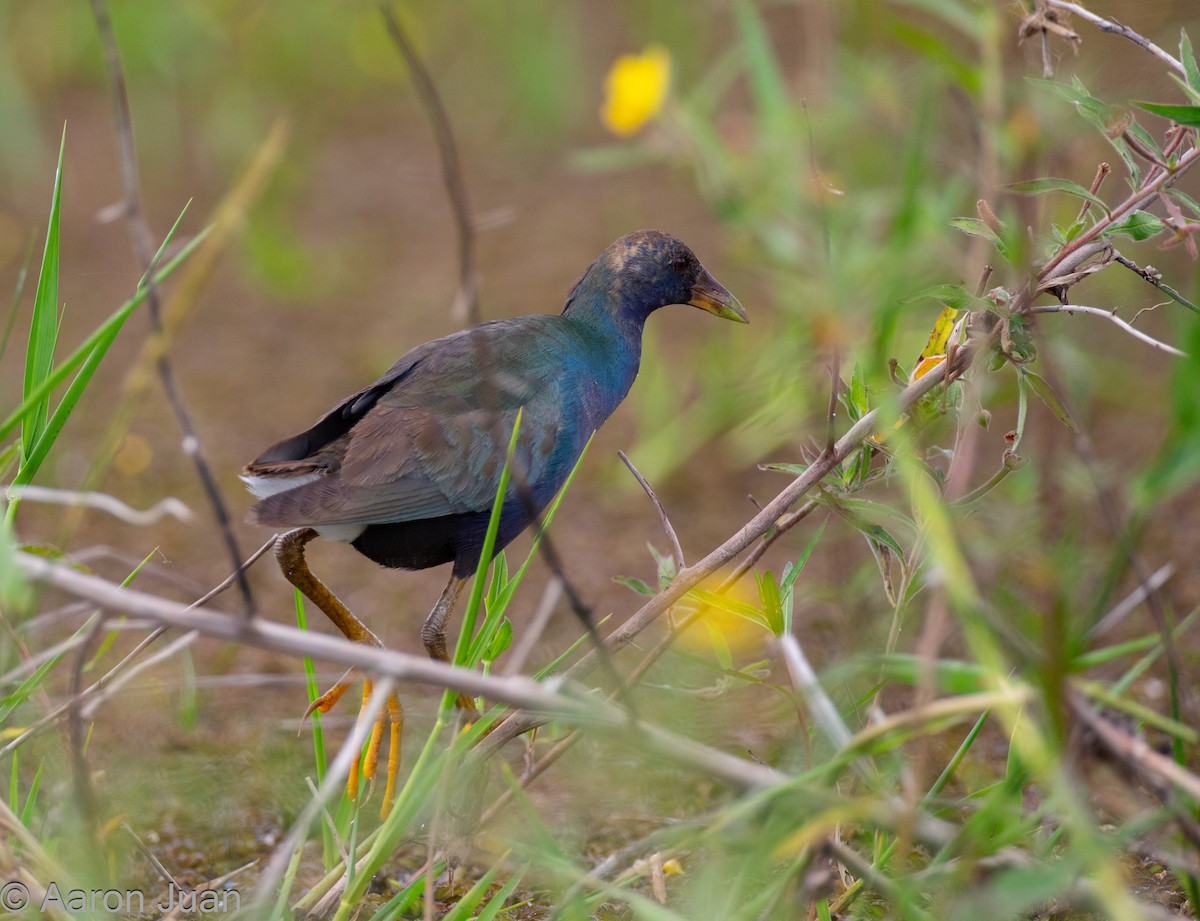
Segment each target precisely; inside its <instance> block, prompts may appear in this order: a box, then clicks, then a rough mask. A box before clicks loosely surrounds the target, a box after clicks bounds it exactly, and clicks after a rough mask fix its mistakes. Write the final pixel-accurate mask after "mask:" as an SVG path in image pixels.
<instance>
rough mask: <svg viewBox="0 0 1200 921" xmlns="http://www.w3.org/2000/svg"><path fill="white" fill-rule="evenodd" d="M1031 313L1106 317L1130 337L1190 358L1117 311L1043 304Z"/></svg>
mask: <svg viewBox="0 0 1200 921" xmlns="http://www.w3.org/2000/svg"><path fill="white" fill-rule="evenodd" d="M1030 312H1032V313H1068V314H1076V313H1086V314H1089V315H1091V316H1094V317H1104V319H1106V320H1110V321H1111V322H1113V323H1116V324H1117V326H1119V327H1121V329H1123V330H1125V332H1127V333H1129V335H1131V336H1133V338H1135V339H1140V340H1141V341H1142V342H1144V343H1146V344H1147V345H1149V346H1152V347H1154V348H1156V349H1161V350H1162V351H1164V352H1167V353H1168V354H1170V355H1175V356H1177V357H1179V358H1187V357H1188V354H1187V352H1183V351H1180V350H1179V349H1177V348H1175V346H1173V345H1167V344H1166V343H1165V342H1159V341H1158V340H1157V339H1155V338H1154V337H1153V336H1148V335H1146V333H1144V332H1142V331H1141V330H1140V329H1137V328H1136V327H1134V326H1131V325H1130V324H1129V323H1126V322H1125V321H1124V320H1122V319H1121V318H1120V317H1119V316H1117V312H1116V310H1105V309H1104V308H1103V307H1086V306H1084V305H1082V304H1043V305H1041V306H1037V307H1031V308H1030Z"/></svg>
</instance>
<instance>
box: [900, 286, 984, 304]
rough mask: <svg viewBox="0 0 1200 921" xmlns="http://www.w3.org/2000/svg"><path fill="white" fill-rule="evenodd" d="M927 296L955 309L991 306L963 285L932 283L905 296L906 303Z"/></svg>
mask: <svg viewBox="0 0 1200 921" xmlns="http://www.w3.org/2000/svg"><path fill="white" fill-rule="evenodd" d="M925 298H932V299H933V300H935V301H938V302H940V303H942V304H944V305H945V306H947V307H953V308H954V309H955V310H986V309H987V308H988V306H989V305H988V303H987V301H985V300H983V298H979V297H975V296H974V295H973V294H971V293H970V292H969V291H967V289H966V288H964V287H963V286H962V285H931V286H930V287H928V288H922V289H921V290H920V291H916V292H914V293H913V294H910V295H909V296H908V297H906V298H904V303H906V304H911V303H914V302H916V301H919V300H923V299H925Z"/></svg>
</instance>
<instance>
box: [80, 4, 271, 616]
mask: <svg viewBox="0 0 1200 921" xmlns="http://www.w3.org/2000/svg"><path fill="white" fill-rule="evenodd" d="M92 13H93V15H94V16H95V19H96V31H97V32H99V34H100V43H101V45H102V46H103V47H104V59H105V64H106V66H107V67H108V74H109V79H110V80H111V81H112V90H113V103H114V105H115V108H116V126H117V138H118V141H119V144H120V157H121V178H122V181H123V183H124V186H125V208H124V212H125V219H126V221H127V222H128V224H129V235H130V238H131V240H132V243H133V251H134V254H135V255H136V257H137V260H138V263H139V264H140V266H141V269H142V271H143V272H144V273H145V277H146V279H147V281H146V285H147V288H148V292H149V293H148V296H147V298H146V303H147V306H148V307H149V313H150V327H151V329H152V331H153V333H154V335H155V336H162V333H163V322H162V302H161V300H160V299H159V296H158V287H157V286H156V285H155V284H154V273H153V272H152V271H151V268H152V263H153V261H154V244H153V242H152V239H151V235H150V225H149V224H148V223H147V222H146V216H145V214H144V213H143V212H142V205H141V193H140V192H139V190H138V167H137V147H136V145H135V143H134V138H133V117H132V116H131V114H130V109H129V94H128V92H127V91H126V88H125V73H124V70H123V69H122V67H121V54H120V51H119V50H118V48H117V41H116V38H115V37H114V35H113V29H112V21H111V20H110V19H109V16H108V7H107V5H106V3H105V0H92ZM157 365H158V377H159V381H160V382H161V383H162V388H163V392H164V393H165V394H166V396H167V402H168V403H170V404H171V410H172V412H174V414H175V419H176V421H178V423H179V428H180V429H181V430H182V432H183V442H182V443H183V450H184V453H185V454H187V455H188V456H189V457H191V459H192V463H193V464H194V465H195V467H196V473H197V475H198V476H199V477H200V483H201V485H202V486H203V487H204V493H205V495H206V496H207V498H208V503H209V505H211V506H212V510H213V517H214V518H215V519H216V522H217V527H218V528H219V529H220V531H221V537H222V539H223V541H224V543H225V549H226V550H227V551H228V552H229V556H230V558H231V559H232V561H233V566H234V567H235V572H236V574H237V583H238V590H239V591H240V592H241V594H242V600H243V602H244V603H245V606H246V614H247V616H251V615H253V613H254V596H253V594H252V593H251V592H250V582H249V580H248V579H247V578H246V575H245V573H243V572H242V571H241V570H240V569H239V568H238V567H240V566H241V562H242V552H241V550H239V549H238V543H237V538H236V537H235V536H234V533H233V524H232V521H231V519H230V517H229V509H228V507H227V506H226V504H225V499H224V497H223V496H222V494H221V487H220V486H219V485H218V484H217V479H216V477H215V476H213V472H212V468H211V467H209V465H208V460H207V459H206V458H205V456H204V452H203V450H202V449H201V446H200V438H199V436H198V435H197V434H196V427H195V426H194V425H193V424H192V418H191V413H190V412H189V411H188V408H187V404H186V403H185V402H184V399H183V393H182V392H181V391H180V389H179V384H178V382H177V381H176V379H175V372H174V369H173V367H172V365H171V360H170V357H169V356H168V354H167V352H166V350H165V349H163V350H162V351H160V352H159V354H158V362H157Z"/></svg>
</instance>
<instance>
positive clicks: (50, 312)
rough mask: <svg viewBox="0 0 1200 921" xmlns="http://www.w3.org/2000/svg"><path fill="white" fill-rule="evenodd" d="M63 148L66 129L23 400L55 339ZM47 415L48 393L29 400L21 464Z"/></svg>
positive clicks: (37, 381) (40, 377)
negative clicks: (31, 403) (31, 402)
mask: <svg viewBox="0 0 1200 921" xmlns="http://www.w3.org/2000/svg"><path fill="white" fill-rule="evenodd" d="M66 149H67V129H66V128H65V127H64V128H63V133H62V140H61V142H60V143H59V147H58V167H57V169H56V170H55V171H54V192H53V194H52V196H51V199H50V221H49V224H48V226H47V227H46V247H45V249H44V251H43V252H42V268H41V272H40V273H39V275H38V283H37V292H36V294H35V295H34V298H33V317H32V319H31V320H30V323H29V342H28V345H27V346H26V351H25V390H24V396H25V399H26V400H29V399H30V398H31V394H33V393H34V392H36V391H37V390H38V388H39V387H40V386H41V384H42V383H43V382H44V381H45V380H46V378H47V377H49V376H50V369H51V368H52V367H53V366H54V346H55V343H56V342H57V340H58V267H59V245H58V221H59V213H60V210H61V205H62V170H63V154H64V152H65V151H66ZM49 414H50V396H49V392H48V391H47V392H46V394H45V395H44V396H42V397H41V398H40V399H37V400H35V401H34V402H33V405H32V406H31V407H30V410H29V414H28V415H27V416H26V417H25V419H24V424H23V425H22V426H21V453H22V467H24V466H25V464H26V463H28V458H29V454H30V452H31V451H32V449H33V446H34V445H36V444H37V443H38V441H39V440H40V439H41V437H42V431H43V430H44V429H45V427H46V417H47V416H48V415H49Z"/></svg>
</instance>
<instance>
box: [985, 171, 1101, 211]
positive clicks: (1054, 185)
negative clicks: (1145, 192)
mask: <svg viewBox="0 0 1200 921" xmlns="http://www.w3.org/2000/svg"><path fill="white" fill-rule="evenodd" d="M1008 188H1009V189H1010V190H1011V191H1013V192H1016V193H1017V194H1018V195H1041V194H1043V193H1044V192H1066V193H1067V194H1069V195H1075V196H1077V197H1078V198H1082V199H1085V200H1087V201H1090V202H1091V203H1092V204H1093V205H1095V206H1096V207H1097V208H1099V209H1101V210H1102V211H1103V212H1104V213H1105V214H1108V205H1107V204H1106V203H1105V202H1104V199H1102V198H1099V197H1097V196H1096V195H1093V194H1092V193H1091V192H1089V191H1088V190H1087V189H1085V188H1084V187H1083V186H1081V185H1080V184H1079V183H1078V182H1072V181H1071V180H1070V179H1055V178H1052V177H1050V178H1046V179H1029V180H1026V181H1025V182H1014V183H1012V184H1011V185H1009V187H1008Z"/></svg>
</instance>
